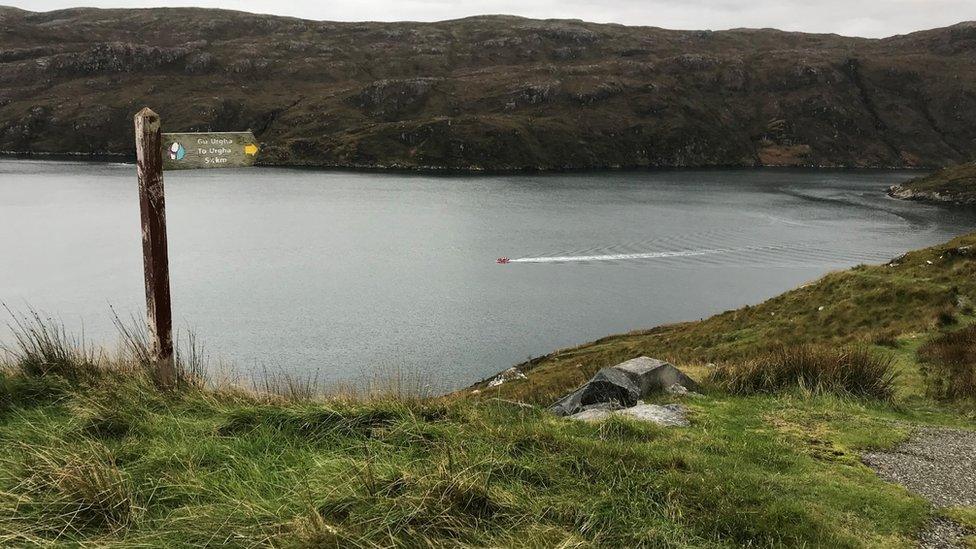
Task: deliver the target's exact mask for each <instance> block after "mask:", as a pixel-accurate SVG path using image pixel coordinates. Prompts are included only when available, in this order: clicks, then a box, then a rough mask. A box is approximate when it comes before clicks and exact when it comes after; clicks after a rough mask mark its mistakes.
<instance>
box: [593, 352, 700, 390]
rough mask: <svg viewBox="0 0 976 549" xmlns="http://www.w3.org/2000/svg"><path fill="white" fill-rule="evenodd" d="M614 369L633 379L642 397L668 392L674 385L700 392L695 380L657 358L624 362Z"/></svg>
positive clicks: (642, 358) (643, 357) (641, 358)
mask: <svg viewBox="0 0 976 549" xmlns="http://www.w3.org/2000/svg"><path fill="white" fill-rule="evenodd" d="M612 368H614V369H617V370H620V371H621V372H624V373H625V374H627V376H629V377H630V378H631V379H633V380H634V383H636V384H637V386H638V388H639V389H640V396H641V397H645V396H647V395H650V394H654V393H660V392H663V391H666V390H668V389H669V388H670V387H671V386H673V385H680V386H681V387H684V388H685V389H688V390H689V391H695V392H698V390H699V387H698V384H697V383H695V380H693V379H691V378H690V377H688V376H686V375H685V373H684V372H682V371H681V370H679V369H677V368H675V367H674V366H673V365H672V364H671V363H669V362H664V361H663V360H658V359H656V358H648V357H646V356H642V357H638V358H635V359H633V360H628V361H627V362H622V363H620V364H617V365H616V366H612Z"/></svg>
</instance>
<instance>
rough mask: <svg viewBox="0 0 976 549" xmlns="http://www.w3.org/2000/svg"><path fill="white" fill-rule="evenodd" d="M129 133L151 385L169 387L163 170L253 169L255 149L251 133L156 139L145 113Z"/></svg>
mask: <svg viewBox="0 0 976 549" xmlns="http://www.w3.org/2000/svg"><path fill="white" fill-rule="evenodd" d="M135 132H136V136H135V137H136V175H137V176H138V178H139V211H140V215H141V218H142V259H143V268H144V271H145V279H146V320H147V321H148V327H149V337H150V344H151V345H152V353H153V358H154V360H155V362H156V365H155V378H156V382H157V383H158V384H159V385H161V386H163V387H172V386H173V385H175V384H176V381H177V379H176V365H175V364H174V362H173V360H174V359H173V312H172V307H171V303H170V294H169V251H168V249H167V243H166V198H165V195H164V193H163V169H164V168H165V169H167V170H170V169H192V168H240V167H247V166H253V165H254V160H255V158H256V156H257V154H258V144H257V141H256V140H255V139H254V135H253V134H252V133H251V132H212V133H162V130H161V125H160V120H159V115H158V114H156V113H155V112H153V111H152V110H151V109H149V108H148V107H147V108H144V109H142V110H141V111H139V112H138V113H137V114H136V115H135Z"/></svg>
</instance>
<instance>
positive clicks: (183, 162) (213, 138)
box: [163, 132, 258, 170]
mask: <svg viewBox="0 0 976 549" xmlns="http://www.w3.org/2000/svg"><path fill="white" fill-rule="evenodd" d="M257 156H258V142H257V140H256V139H254V134H253V133H251V132H207V133H164V134H163V169H165V170H187V169H194V168H243V167H247V166H253V165H254V160H255V159H256V158H257Z"/></svg>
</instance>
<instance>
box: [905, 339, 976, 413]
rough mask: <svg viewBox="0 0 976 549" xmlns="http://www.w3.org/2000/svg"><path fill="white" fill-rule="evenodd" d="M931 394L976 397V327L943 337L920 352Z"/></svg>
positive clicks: (946, 396)
mask: <svg viewBox="0 0 976 549" xmlns="http://www.w3.org/2000/svg"><path fill="white" fill-rule="evenodd" d="M918 357H919V359H920V360H921V361H922V363H923V373H924V374H925V379H926V381H927V384H928V388H929V391H930V392H931V393H932V394H933V396H935V397H936V398H940V399H948V400H957V399H974V398H976V324H971V325H969V326H966V327H965V328H962V329H960V330H956V331H953V332H949V333H945V334H941V335H939V336H936V337H935V338H934V339H932V340H930V341H928V342H926V343H925V344H924V345H922V346H921V347H920V348H919V350H918Z"/></svg>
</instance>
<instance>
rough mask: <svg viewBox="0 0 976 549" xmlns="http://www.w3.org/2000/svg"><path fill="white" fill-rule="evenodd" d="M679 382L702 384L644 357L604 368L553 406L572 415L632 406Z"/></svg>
mask: <svg viewBox="0 0 976 549" xmlns="http://www.w3.org/2000/svg"><path fill="white" fill-rule="evenodd" d="M675 385H679V386H681V387H684V388H685V389H688V390H689V391H697V390H698V384H697V383H695V381H694V380H693V379H691V378H690V377H688V376H686V375H685V374H684V373H683V372H682V371H681V370H679V369H677V368H675V367H674V366H673V365H671V364H669V363H667V362H664V361H663V360H657V359H654V358H648V357H646V356H642V357H639V358H635V359H633V360H628V361H627V362H622V363H620V364H617V365H616V366H609V367H607V368H603V369H602V370H600V371H599V372H597V373H596V375H595V376H593V378H592V379H590V380H589V381H588V382H586V383H585V384H584V385H583V386H582V387H580V388H579V389H577V390H575V391H573V392H572V393H569V394H568V395H566V396H564V397H563V398H561V399H559V400H558V401H557V402H556V403H555V404H553V405H552V406H551V407H550V408H549V409H550V411H552V412H553V413H555V414H557V415H560V416H571V415H573V414H577V413H579V412H581V411H584V410H588V409H591V408H600V409H607V410H613V409H618V408H630V407H632V406H634V405H636V404H637V401H638V400H640V399H641V398H644V397H646V396H649V395H652V394H656V393H661V392H664V391H665V390H669V389H671V388H672V387H673V386H675Z"/></svg>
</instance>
